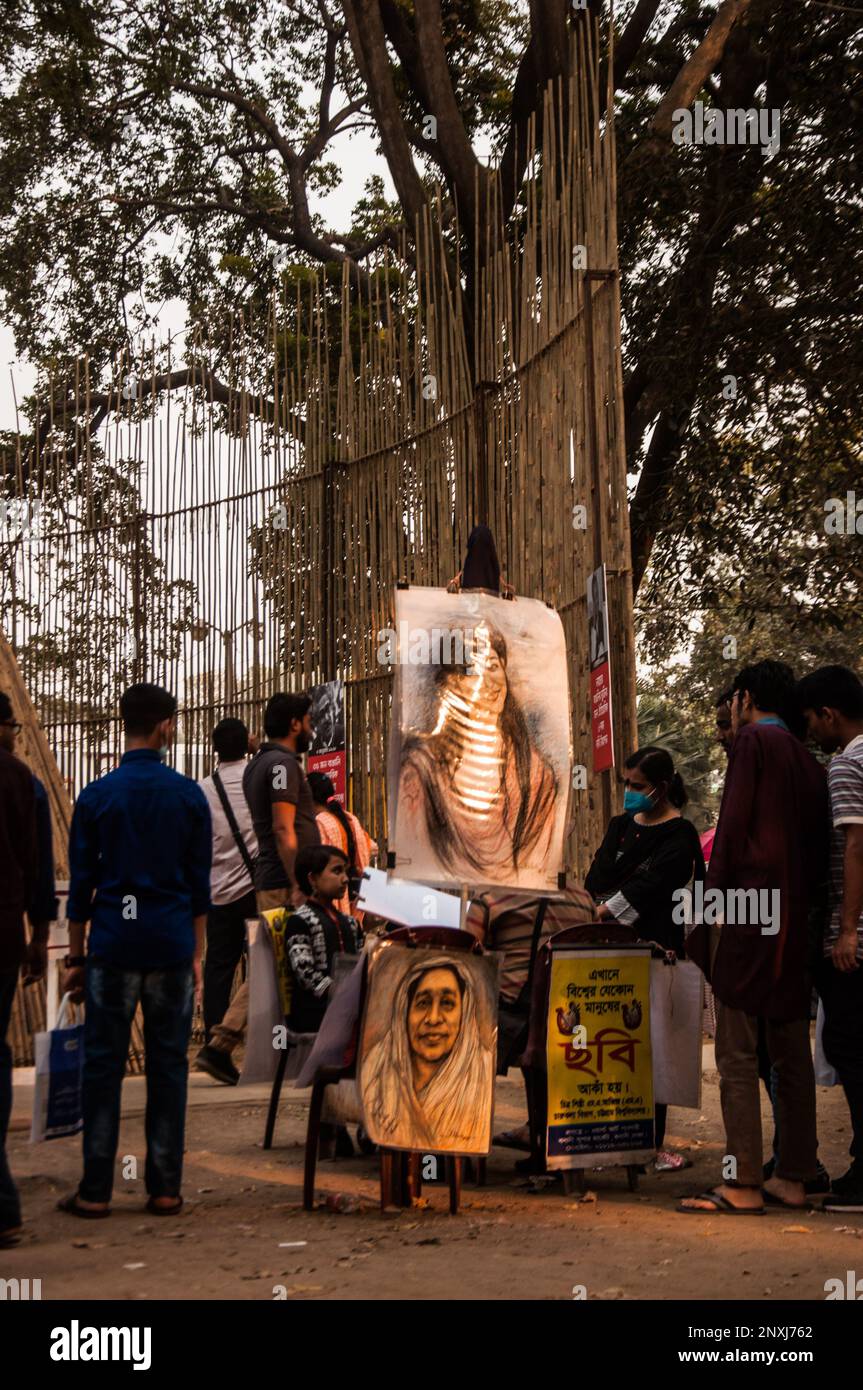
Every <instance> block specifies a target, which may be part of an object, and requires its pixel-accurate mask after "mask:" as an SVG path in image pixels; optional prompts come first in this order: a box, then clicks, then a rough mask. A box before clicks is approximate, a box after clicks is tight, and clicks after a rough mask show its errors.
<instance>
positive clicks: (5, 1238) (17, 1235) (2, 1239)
mask: <svg viewBox="0 0 863 1390" xmlns="http://www.w3.org/2000/svg"><path fill="white" fill-rule="evenodd" d="M23 1234H24V1227H23V1226H7V1227H6V1230H5V1231H0V1250H11V1249H12V1246H13V1245H20V1243H21V1237H22V1235H23Z"/></svg>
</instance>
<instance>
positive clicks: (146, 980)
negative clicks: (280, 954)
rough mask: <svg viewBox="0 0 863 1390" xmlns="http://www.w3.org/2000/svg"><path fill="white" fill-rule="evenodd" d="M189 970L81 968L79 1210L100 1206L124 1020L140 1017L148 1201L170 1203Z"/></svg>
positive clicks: (176, 1165) (177, 1153) (177, 1174)
mask: <svg viewBox="0 0 863 1390" xmlns="http://www.w3.org/2000/svg"><path fill="white" fill-rule="evenodd" d="M193 1002H194V982H193V976H192V967H191V964H187V965H181V966H175V967H173V968H171V969H168V970H126V969H123V968H122V967H120V966H116V965H110V964H108V962H107V961H101V960H93V959H91V960H90V961H89V962H88V964H87V984H86V1005H87V1007H86V1013H85V1016H84V1080H83V1088H82V1104H83V1112H84V1176H83V1178H82V1179H81V1185H80V1188H79V1189H78V1190H79V1193H80V1195H81V1197H82V1198H83V1199H84V1201H85V1202H108V1201H110V1200H111V1190H112V1187H113V1185H114V1163H115V1160H116V1157H117V1142H118V1138H119V1133H120V1090H121V1087H122V1085H123V1076H124V1074H125V1071H126V1059H127V1056H128V1052H129V1036H130V1033H131V1029H132V1019H133V1018H134V1016H135V1010H136V1008H137V1006H138V1004H139V1003H140V1005H141V1011H142V1013H143V1015H144V1051H145V1054H146V1073H147V1110H146V1117H145V1121H144V1126H145V1131H146V1136H147V1164H146V1168H145V1173H144V1179H145V1185H146V1188H147V1192H148V1193H149V1194H150V1196H151V1197H178V1196H179V1195H180V1187H181V1183H182V1178H183V1139H184V1133H185V1124H186V1089H187V1082H188V1076H189V1063H188V1058H187V1049H188V1046H189V1038H190V1036H191V1032H192V1005H193Z"/></svg>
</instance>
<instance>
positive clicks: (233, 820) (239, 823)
mask: <svg viewBox="0 0 863 1390" xmlns="http://www.w3.org/2000/svg"><path fill="white" fill-rule="evenodd" d="M213 747H214V748H215V750H216V753H217V754H218V758H219V763H218V767H217V768H216V771H215V772H214V773H213V775H212V776H211V777H205V778H204V779H203V781H202V782H201V784H200V785H201V790H202V791H203V793H204V795H205V797H206V798H207V801H208V803H209V807H210V814H211V816H212V821H213V863H212V868H211V870H210V898H211V901H212V906H211V908H210V912H209V915H208V917H207V955H206V959H205V961H204V1028H205V1030H206V1037H207V1045H206V1046H204V1047H203V1048H202V1049H201V1051H200V1052H199V1053H198V1055H197V1057H196V1058H195V1069H196V1070H197V1071H205V1072H209V1074H210V1075H211V1076H213V1077H215V1079H216V1080H217V1081H223V1082H227V1083H228V1084H230V1085H236V1083H237V1081H238V1080H239V1072H238V1071H237V1069H236V1067H235V1066H234V1064H233V1062H232V1061H231V1057H230V1053H227V1052H219V1051H217V1050H216V1049H215V1048H212V1047H210V1046H209V1042H210V1037H211V1034H212V1031H213V1028H214V1027H215V1026H216V1024H217V1023H221V1021H222V1018H223V1017H224V1015H225V1011H226V1010H227V1007H228V1002H229V1000H230V997H231V985H232V983H233V979H234V973H235V971H236V969H237V965H238V964H239V961H240V958H241V956H242V954H243V949H244V946H245V941H246V918H247V917H253V918H254V917H257V915H258V909H257V907H256V905H255V891H254V888H253V885H252V874H253V865H254V861H255V859H256V857H257V854H258V843H257V840H256V838H255V831H254V828H253V826H252V815H251V812H250V810H249V806H248V802H247V801H246V798H245V795H244V793H243V773H244V772H245V770H246V754H247V753H248V752H249V732H248V729H247V728H246V726H245V724H244V723H243V722H242V720H241V719H223V720H222V721H221V722H220V723H219V724H217V725H216V727H215V729H214V730H213Z"/></svg>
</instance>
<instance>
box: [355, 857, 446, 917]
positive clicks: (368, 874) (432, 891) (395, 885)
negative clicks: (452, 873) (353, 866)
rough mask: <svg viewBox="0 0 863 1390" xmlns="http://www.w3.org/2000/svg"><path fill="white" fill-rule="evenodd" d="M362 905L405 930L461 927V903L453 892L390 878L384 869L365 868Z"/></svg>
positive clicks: (361, 895)
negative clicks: (411, 928) (444, 891)
mask: <svg viewBox="0 0 863 1390" xmlns="http://www.w3.org/2000/svg"><path fill="white" fill-rule="evenodd" d="M359 906H360V907H361V908H362V909H363V911H364V912H373V913H374V914H375V916H376V917H385V918H386V919H387V920H388V921H390V922H398V924H399V926H403V927H456V928H457V927H458V923H459V907H460V901H459V899H458V898H456V897H455V896H454V895H453V894H452V893H442V892H441V891H440V890H439V889H437V888H427V887H426V885H425V884H424V883H408V882H407V881H406V880H405V879H403V878H390V877H389V876H388V875H387V874H386V873H384V871H383V869H366V871H365V873H364V874H363V881H362V885H361V887H360V897H359Z"/></svg>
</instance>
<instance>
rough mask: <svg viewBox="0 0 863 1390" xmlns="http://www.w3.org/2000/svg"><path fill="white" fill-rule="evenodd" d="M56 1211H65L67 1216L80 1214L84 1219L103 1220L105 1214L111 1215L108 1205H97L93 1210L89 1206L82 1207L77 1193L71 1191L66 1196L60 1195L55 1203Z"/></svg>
mask: <svg viewBox="0 0 863 1390" xmlns="http://www.w3.org/2000/svg"><path fill="white" fill-rule="evenodd" d="M57 1210H58V1211H65V1212H66V1213H67V1215H69V1216H80V1217H82V1218H83V1220H84V1221H103V1220H104V1218H105V1217H106V1216H110V1215H111V1208H110V1207H98V1208H97V1209H96V1210H95V1211H93V1210H91V1208H90V1207H82V1206H80V1205H79V1202H78V1193H77V1192H73V1193H71V1195H70V1196H68V1197H62V1198H61V1199H60V1201H59V1202H58V1203H57Z"/></svg>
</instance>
